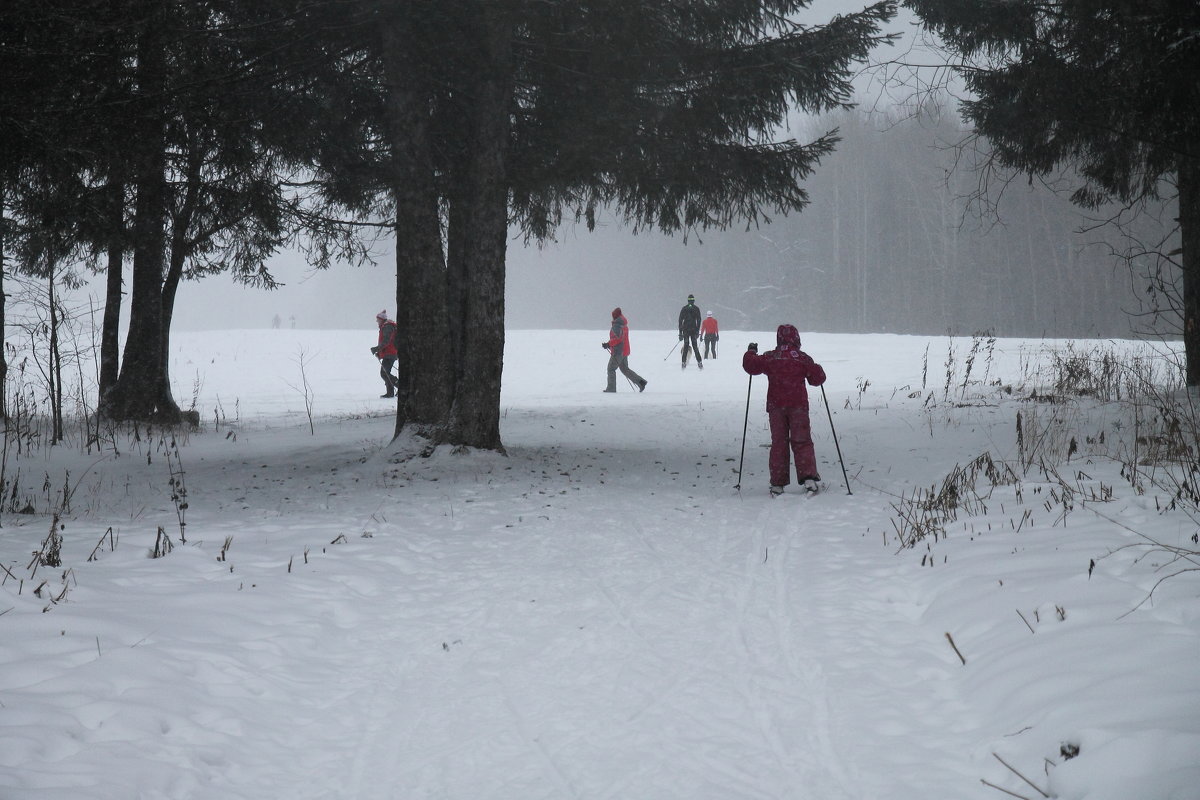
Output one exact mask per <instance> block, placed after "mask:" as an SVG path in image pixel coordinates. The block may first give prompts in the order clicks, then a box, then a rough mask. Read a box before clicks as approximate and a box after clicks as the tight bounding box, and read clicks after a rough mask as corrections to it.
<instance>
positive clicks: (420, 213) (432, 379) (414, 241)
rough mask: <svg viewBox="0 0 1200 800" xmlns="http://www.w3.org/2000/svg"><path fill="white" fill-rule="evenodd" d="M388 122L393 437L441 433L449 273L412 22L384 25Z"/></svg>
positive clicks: (426, 85) (396, 19)
mask: <svg viewBox="0 0 1200 800" xmlns="http://www.w3.org/2000/svg"><path fill="white" fill-rule="evenodd" d="M381 35H382V44H383V62H384V76H385V82H386V93H387V96H386V100H385V103H386V111H385V113H386V119H387V127H388V137H389V140H390V144H391V151H392V153H391V163H392V167H393V171H394V174H393V176H392V199H393V201H394V203H395V215H396V226H395V230H396V315H395V319H396V338H397V351H398V353H399V355H398V358H397V367H398V369H399V373H400V374H399V384H398V391H397V395H398V398H397V413H396V429H395V435H396V436H399V435H400V434H401V433H402V432H404V430H405V429H406V428H407V427H409V426H414V427H415V428H416V430H417V431H418V432H420V433H429V432H430V431H432V430H434V429H437V428H441V427H444V426H445V424H446V422H447V420H448V415H449V409H450V402H451V376H452V374H453V373H452V372H451V368H450V363H451V362H450V360H449V351H450V347H449V327H448V322H447V318H446V268H445V260H444V256H443V253H442V239H441V227H440V223H439V219H438V192H437V187H436V185H435V184H434V165H433V152H432V144H431V142H430V118H429V104H430V81H429V80H428V78H427V76H426V74H425V70H424V69H423V67H422V66H421V65H420V64H419V61H418V59H416V58H413V57H412V56H411V54H412V53H413V51H414V50H415V43H414V36H415V34H414V30H413V27H412V24H411V19H410V18H408V17H406V16H405V15H403V14H399V13H396V14H391V15H388V16H387V17H386V18H385V19H384V20H383V23H382V29H381Z"/></svg>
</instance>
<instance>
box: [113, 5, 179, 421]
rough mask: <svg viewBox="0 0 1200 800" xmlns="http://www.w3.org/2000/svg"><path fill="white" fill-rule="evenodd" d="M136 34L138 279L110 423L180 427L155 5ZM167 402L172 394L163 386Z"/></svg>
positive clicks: (158, 8) (162, 27)
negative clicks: (169, 380)
mask: <svg viewBox="0 0 1200 800" xmlns="http://www.w3.org/2000/svg"><path fill="white" fill-rule="evenodd" d="M147 8H148V13H147V14H146V15H145V17H144V18H145V19H146V20H147V22H146V24H145V26H144V27H143V29H142V30H141V31H140V32H139V34H138V59H137V61H138V63H137V73H136V74H137V83H138V89H139V95H140V97H141V101H142V102H141V107H140V108H139V109H138V112H139V113H138V118H137V120H136V122H135V123H134V124H135V125H136V128H137V131H138V135H137V141H136V143H134V144H133V145H131V146H133V147H135V148H136V150H137V152H136V153H135V156H134V164H135V167H134V170H135V175H134V185H135V187H136V190H137V200H136V202H135V204H134V221H133V240H134V241H133V280H132V296H131V299H130V308H129V332H128V334H127V336H126V339H125V351H124V356H123V358H122V364H121V372H120V376H119V377H118V379H117V382H116V384H115V385H114V386H113V388H112V390H111V391H110V392H109V393H108V395H107V396H106V397H105V398H104V400H103V407H102V409H101V410H102V413H103V414H104V415H105V416H107V417H109V418H110V419H114V420H118V421H125V420H142V421H151V422H166V423H175V422H178V421H179V420H178V408H177V407H176V408H175V409H174V411H175V414H174V416H173V417H172V415H171V407H170V406H172V405H173V403H172V404H170V405H167V406H166V407H164V406H163V402H162V401H163V393H164V386H163V374H162V363H163V344H162V279H163V260H164V257H165V253H166V215H167V185H166V167H167V164H166V110H165V107H164V105H165V102H166V96H165V89H166V69H167V67H166V50H165V43H164V36H165V35H166V10H165V6H164V4H163V3H160V2H154V0H150V2H148V3H147ZM165 392H166V394H167V395H168V396H169V394H170V388H169V387H166V389H165Z"/></svg>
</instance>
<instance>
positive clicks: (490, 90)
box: [449, 3, 512, 451]
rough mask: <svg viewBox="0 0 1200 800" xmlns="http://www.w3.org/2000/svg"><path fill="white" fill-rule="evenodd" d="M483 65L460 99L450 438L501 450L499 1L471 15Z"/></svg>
mask: <svg viewBox="0 0 1200 800" xmlns="http://www.w3.org/2000/svg"><path fill="white" fill-rule="evenodd" d="M476 24H477V26H478V35H477V39H478V42H479V48H480V53H481V57H482V58H483V59H484V61H485V66H484V68H482V69H479V70H476V71H475V72H474V73H473V76H472V77H473V81H472V82H471V85H470V87H469V89H468V91H467V92H465V93H464V94H465V97H464V99H465V100H466V102H467V104H468V107H467V111H468V114H469V116H468V117H467V125H468V128H469V131H470V137H469V142H470V145H469V147H468V149H467V155H466V173H465V180H464V182H463V184H462V189H463V196H462V197H460V198H456V200H457V201H458V202H461V203H462V204H463V224H464V225H465V226H466V230H465V231H464V232H463V239H462V242H463V268H464V270H465V273H466V274H465V285H464V286H463V290H464V291H463V294H462V301H463V319H462V323H463V330H462V349H461V353H460V354H459V359H458V380H457V383H456V385H457V392H456V393H455V400H454V407H453V411H452V414H451V427H450V431H449V436H450V443H452V444H455V445H461V446H467V447H476V448H483V449H488V450H499V451H503V449H504V447H503V445H502V443H501V440H500V383H501V373H502V372H503V368H504V276H505V253H506V248H507V244H508V172H507V156H508V137H509V113H510V108H511V101H512V84H511V78H510V77H509V75H510V73H511V67H510V61H511V33H512V32H511V30H510V27H511V25H510V23H509V18H508V12H507V11H506V9H505V8H504V7H503V6H502V5H501V4H495V5H493V4H489V3H482V4H481V7H480V10H479V14H478V16H477V18H476Z"/></svg>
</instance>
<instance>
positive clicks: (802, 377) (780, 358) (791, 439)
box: [742, 325, 825, 486]
mask: <svg viewBox="0 0 1200 800" xmlns="http://www.w3.org/2000/svg"><path fill="white" fill-rule="evenodd" d="M775 339H776V342H777V344H778V346H777V347H776V348H775V349H774V350H768V351H767V352H765V353H763V354H761V355H759V354H758V353H756V352H754V351H753V350H747V351H746V354H745V355H743V356H742V369H744V370H746V372H748V373H750V374H751V375H766V376H767V416H768V418H769V419H770V421H771V456H770V462H769V463H770V468H771V485H772V486H787V485H788V484H789V483H791V480H790V478H791V476H790V471H791V470H790V468H789V466H790V465H789V463H788V460H789V459H788V450H789V449H790V450H791V455H792V456H793V457H794V458H795V460H796V478H797V482H799V483H804V481H806V480H808V479H809V478H812V479H813V480H818V481H819V480H820V479H821V476H820V475H819V474H818V473H817V455H816V451H815V450H814V449H813V442H812V428H811V426H810V424H809V420H808V388H807V386H806V384H811V385H812V386H820V385H821V384H823V383H824V382H825V370H824V369H822V368H821V365H820V364H818V363H817V362H815V361H813V360H812V357H811V356H809V355H808V354H807V353H805V352H804V351H802V350H801V349H800V333H799V332H798V331H797V330H796V328H795V327H794V326H792V325H780V326H779V330H778V331H777V332H776V334H775Z"/></svg>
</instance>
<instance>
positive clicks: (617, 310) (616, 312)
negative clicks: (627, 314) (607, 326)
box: [613, 306, 621, 319]
mask: <svg viewBox="0 0 1200 800" xmlns="http://www.w3.org/2000/svg"><path fill="white" fill-rule="evenodd" d="M619 316H621V307H620V306H617V307H616V308H614V309H613V319H616V318H617V317H619Z"/></svg>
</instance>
